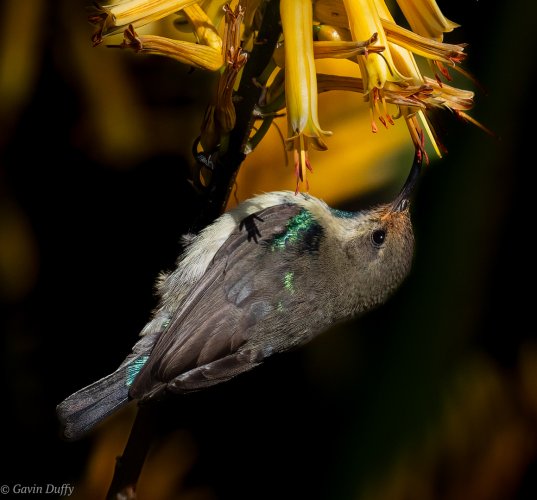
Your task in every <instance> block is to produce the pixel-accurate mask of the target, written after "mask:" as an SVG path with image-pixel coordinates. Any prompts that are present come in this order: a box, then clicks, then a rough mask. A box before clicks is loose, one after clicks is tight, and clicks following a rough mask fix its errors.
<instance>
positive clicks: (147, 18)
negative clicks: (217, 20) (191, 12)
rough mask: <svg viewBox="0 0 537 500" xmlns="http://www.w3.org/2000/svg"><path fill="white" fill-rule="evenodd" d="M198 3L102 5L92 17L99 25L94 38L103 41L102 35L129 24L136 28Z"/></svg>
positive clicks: (152, 0) (163, 0)
mask: <svg viewBox="0 0 537 500" xmlns="http://www.w3.org/2000/svg"><path fill="white" fill-rule="evenodd" d="M194 3H197V0H128V1H126V2H121V3H118V4H116V5H109V6H102V7H100V8H99V12H98V13H97V14H96V15H94V16H92V17H90V21H91V22H93V23H94V24H96V25H97V31H96V32H95V33H94V35H93V37H92V40H93V43H94V45H97V44H99V43H101V41H102V37H103V36H107V35H113V34H114V33H119V32H120V31H123V29H125V28H126V27H127V26H129V25H132V26H133V27H135V28H138V27H140V26H143V25H145V24H148V23H151V22H153V21H158V20H159V19H162V18H164V17H166V16H168V15H170V14H172V13H174V12H177V11H178V10H181V9H184V8H185V7H188V6H189V5H192V4H194Z"/></svg>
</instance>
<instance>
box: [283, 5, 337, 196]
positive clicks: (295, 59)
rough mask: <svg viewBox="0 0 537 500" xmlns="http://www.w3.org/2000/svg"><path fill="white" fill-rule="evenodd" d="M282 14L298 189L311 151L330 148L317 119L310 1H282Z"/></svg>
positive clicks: (289, 120)
mask: <svg viewBox="0 0 537 500" xmlns="http://www.w3.org/2000/svg"><path fill="white" fill-rule="evenodd" d="M280 15H281V20H282V29H283V36H284V47H285V96H286V102H287V123H288V132H287V134H288V138H287V147H288V149H292V150H294V152H295V153H294V154H295V169H296V172H297V190H298V188H299V185H300V182H306V189H307V187H308V185H307V180H306V174H307V169H309V170H311V165H310V163H309V159H308V148H309V147H313V148H315V149H319V150H325V149H326V148H327V146H326V144H325V142H324V141H323V139H322V136H327V135H331V134H332V132H329V131H325V130H322V129H321V127H320V125H319V120H318V118H317V75H316V72H315V60H314V56H313V39H312V35H311V31H312V28H311V24H312V6H311V0H281V1H280Z"/></svg>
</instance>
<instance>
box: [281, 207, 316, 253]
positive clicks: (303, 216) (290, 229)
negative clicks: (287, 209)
mask: <svg viewBox="0 0 537 500" xmlns="http://www.w3.org/2000/svg"><path fill="white" fill-rule="evenodd" d="M314 225H316V222H315V219H314V218H313V216H312V215H311V213H310V212H308V211H307V210H306V209H302V210H301V211H300V212H299V213H298V214H297V215H295V216H294V217H292V218H291V219H289V222H287V226H286V228H285V231H284V232H283V233H282V234H279V235H277V236H275V237H274V238H273V240H272V242H271V248H272V250H273V251H274V250H275V249H278V250H282V249H283V248H285V247H286V246H287V245H288V244H289V243H295V242H296V241H298V240H299V238H300V237H301V235H302V233H304V232H305V231H307V230H308V229H310V228H311V227H312V226H314Z"/></svg>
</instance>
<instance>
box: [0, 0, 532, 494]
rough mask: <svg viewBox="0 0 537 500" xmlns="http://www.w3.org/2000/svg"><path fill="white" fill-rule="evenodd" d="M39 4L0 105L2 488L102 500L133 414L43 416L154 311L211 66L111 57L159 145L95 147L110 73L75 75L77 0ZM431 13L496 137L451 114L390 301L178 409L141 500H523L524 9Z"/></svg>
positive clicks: (187, 211) (528, 184)
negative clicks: (472, 82)
mask: <svg viewBox="0 0 537 500" xmlns="http://www.w3.org/2000/svg"><path fill="white" fill-rule="evenodd" d="M51 4H52V3H50V4H49V3H46V2H45V3H42V4H41V5H42V7H41V13H40V15H41V16H42V22H40V23H39V27H40V28H39V29H40V38H39V45H38V47H39V48H38V50H37V49H36V52H35V53H34V54H33V55H34V56H35V77H34V80H33V86H32V89H31V92H29V94H28V98H27V100H26V101H25V102H24V103H23V104H21V105H20V107H19V108H18V109H17V112H16V113H15V112H13V113H12V114H9V113H7V112H6V113H4V116H3V117H2V142H0V222H1V223H2V224H3V233H2V234H3V236H4V238H3V239H2V240H0V244H2V245H5V246H4V251H3V253H2V254H1V255H3V257H2V259H4V264H2V265H4V269H3V273H4V275H3V276H4V277H5V281H4V283H3V284H2V283H0V291H1V295H0V299H1V300H2V302H1V303H0V311H1V317H0V327H1V332H2V348H1V356H2V357H1V366H2V372H3V377H2V388H3V395H4V397H3V404H2V413H3V421H4V424H3V429H4V436H3V439H2V442H3V446H2V452H3V456H4V462H5V463H6V464H7V466H4V467H3V468H2V471H1V472H0V482H2V483H3V484H7V485H10V486H13V485H14V484H16V483H21V484H23V485H28V486H31V485H34V484H36V485H46V484H47V483H53V484H55V485H61V484H63V483H70V484H71V485H75V486H76V489H75V495H76V496H77V498H95V497H96V496H97V495H99V494H102V493H100V492H101V491H102V489H104V490H105V489H106V487H107V485H108V481H109V477H110V476H109V475H110V473H111V470H110V468H109V467H108V466H103V467H101V468H99V463H100V462H99V460H100V458H99V457H103V456H106V457H108V458H106V460H109V459H110V457H112V458H113V456H115V455H118V454H120V453H121V451H122V447H123V445H124V442H125V438H126V432H127V431H128V427H129V425H130V422H131V420H132V415H133V413H132V409H131V411H129V410H127V412H124V413H123V414H122V415H120V416H119V417H117V418H116V419H113V420H112V422H111V423H109V424H106V425H105V426H103V428H104V429H103V428H100V429H98V430H97V431H96V432H95V433H93V434H91V435H90V436H88V437H87V438H85V439H83V440H81V441H79V442H76V443H66V442H64V441H62V440H61V439H60V437H59V429H58V425H57V422H56V419H55V413H54V408H55V405H56V404H57V403H58V402H60V401H61V400H62V399H63V398H64V397H66V396H67V395H68V394H70V393H71V392H73V391H75V390H77V389H78V388H80V387H82V386H83V385H86V384H88V383H89V382H92V381H93V380H96V379H98V378H100V377H102V376H103V375H105V374H107V373H109V372H111V371H112V370H114V369H115V368H116V367H117V365H118V364H119V362H120V361H121V360H122V359H123V357H124V356H125V355H126V354H127V353H128V352H129V350H130V346H131V345H132V344H133V343H134V341H135V339H136V336H137V332H138V331H139V330H140V329H141V328H142V327H143V325H144V324H145V322H146V321H147V319H148V317H149V315H150V312H151V309H152V307H153V306H154V305H155V299H154V296H153V295H152V287H153V282H154V279H155V277H156V275H157V274H158V272H159V271H161V270H162V269H169V268H170V267H171V266H172V265H173V263H174V261H175V258H176V256H177V254H178V252H179V250H180V246H179V236H180V235H181V234H182V233H184V232H186V231H188V229H189V227H190V225H191V224H192V219H193V216H194V215H195V213H196V207H195V199H194V198H193V194H192V192H191V190H190V188H189V186H188V184H187V182H186V178H187V175H188V160H187V158H186V157H185V154H186V153H185V152H186V151H188V149H189V147H190V143H191V139H192V138H193V137H194V136H189V135H188V133H189V132H192V130H194V133H195V129H192V125H191V126H190V129H189V128H188V125H189V123H190V124H191V123H194V124H196V123H199V120H198V118H199V116H197V115H196V114H195V113H194V114H193V113H192V110H193V109H195V108H200V109H201V110H203V109H204V106H205V104H206V97H205V95H206V93H207V92H208V89H209V88H210V84H211V78H210V77H206V76H200V75H198V74H194V75H191V74H190V73H189V72H188V69H187V68H184V67H182V66H180V65H176V64H173V62H172V63H170V62H168V61H164V60H160V59H157V58H155V59H149V58H141V59H138V58H136V57H131V56H130V55H126V56H125V59H126V61H127V62H126V63H125V64H126V68H127V69H126V70H125V71H127V74H128V75H129V77H130V78H129V79H127V80H124V82H127V83H128V84H129V85H133V86H136V88H137V95H138V96H142V100H141V102H138V104H139V105H140V106H143V107H145V108H146V109H147V110H148V111H146V112H145V113H146V115H145V116H146V117H147V116H149V117H150V118H149V119H148V120H149V122H148V123H146V127H153V126H154V127H155V128H154V130H153V131H152V133H151V134H149V137H151V138H152V139H153V142H150V143H149V145H148V144H146V143H144V144H142V143H143V141H138V139H137V136H136V135H134V136H133V137H132V139H131V141H132V142H131V144H132V145H133V150H134V153H132V155H131V156H130V157H129V156H128V155H127V156H125V155H121V154H116V156H114V154H108V155H107V154H106V153H103V151H105V149H106V148H104V146H102V144H101V143H100V142H99V137H98V136H97V135H96V134H97V132H95V130H94V129H93V128H92V126H91V123H90V119H89V118H88V116H91V115H92V113H97V114H99V113H100V112H101V111H102V112H103V113H104V111H103V110H101V109H99V103H101V104H102V106H111V108H110V107H107V110H106V112H107V113H108V114H109V115H110V116H111V117H112V119H115V120H117V121H118V122H121V121H127V122H128V121H129V120H130V117H129V116H124V115H121V114H114V113H115V110H114V109H113V104H114V100H113V98H110V95H108V96H107V94H109V93H111V92H114V91H115V92H119V94H121V93H122V89H121V88H120V89H119V91H118V89H117V88H116V89H115V90H114V81H113V77H114V75H113V74H112V75H110V74H107V73H106V71H107V69H108V68H110V63H109V62H106V61H104V58H103V65H104V64H108V66H103V68H102V69H99V66H98V61H99V58H98V57H97V59H95V60H96V61H97V66H95V60H94V62H93V66H92V68H91V70H88V72H89V73H91V72H93V74H94V73H95V72H96V71H97V72H98V73H99V78H101V82H100V87H99V88H98V89H97V91H95V89H94V90H93V91H88V86H91V85H90V84H88V83H87V82H84V80H85V79H87V78H88V76H87V74H84V72H83V71H81V70H80V65H81V63H80V61H79V60H78V62H77V58H79V57H80V52H77V50H78V49H77V47H78V46H80V44H81V43H82V44H83V43H87V44H88V45H89V41H87V40H88V34H89V33H90V29H89V28H88V27H87V26H86V25H85V24H84V22H81V21H80V20H81V19H82V20H83V19H84V15H85V12H84V6H85V5H86V3H85V2H82V1H80V2H58V3H57V4H55V5H51ZM6 5H7V4H6ZM441 6H442V7H443V9H444V12H445V13H446V15H447V17H448V18H450V19H454V20H456V21H457V22H459V23H460V24H461V25H462V27H461V28H460V29H459V30H458V31H457V32H456V34H455V33H454V34H450V35H449V36H448V37H446V38H447V41H454V42H455V41H457V42H458V41H466V42H468V43H469V48H468V51H469V53H470V58H469V60H468V61H467V63H466V64H465V67H467V68H469V69H470V71H471V72H472V73H473V74H474V75H476V76H477V78H478V79H479V80H480V82H481V83H482V84H483V85H484V87H486V89H487V92H486V93H479V92H478V97H477V105H476V110H475V111H474V113H473V115H474V116H476V117H477V118H478V119H479V120H480V121H481V122H483V123H485V124H486V125H487V126H488V127H489V128H491V129H493V130H494V131H495V132H496V133H497V135H498V136H499V138H491V137H489V136H487V135H485V134H484V133H483V132H482V131H480V130H478V129H477V128H474V127H472V126H470V125H467V124H462V123H460V122H459V121H457V120H456V119H454V118H453V117H448V118H446V119H445V120H444V122H443V127H444V130H443V132H444V134H443V137H444V142H445V143H446V145H447V147H448V149H449V154H448V155H447V156H446V157H445V159H444V160H443V161H442V162H436V163H434V165H433V166H432V167H431V168H429V169H427V171H426V173H425V175H424V176H423V178H422V180H421V185H420V188H419V192H418V193H417V195H416V199H415V200H414V203H413V213H414V217H413V218H414V223H415V232H416V239H417V250H416V256H415V265H414V269H413V272H412V274H411V276H410V278H409V279H408V280H407V281H406V282H405V284H404V285H403V286H402V287H401V289H400V290H399V291H398V293H397V294H396V295H395V296H394V297H393V299H391V300H390V301H389V302H388V303H387V304H386V305H385V306H383V307H382V308H380V309H379V310H377V311H374V312H372V313H371V314H368V315H367V316H365V317H363V318H359V319H357V320H356V321H354V322H352V323H350V324H347V325H339V326H337V327H335V328H334V329H333V331H331V332H329V333H327V334H325V335H322V336H320V337H319V338H318V339H316V340H315V341H314V342H312V343H311V345H309V346H308V347H306V348H305V349H302V350H300V351H297V352H294V353H289V354H286V355H282V356H278V357H275V358H274V359H271V360H269V362H267V363H266V364H265V365H264V366H263V367H261V368H258V369H256V370H255V371H253V372H251V373H248V374H246V375H243V376H241V377H239V378H238V379H236V380H234V381H232V382H230V383H228V384H225V385H223V386H221V387H217V388H215V389H212V390H209V391H206V392H204V393H199V394H195V395H191V396H188V397H185V398H182V399H181V400H180V401H177V402H175V403H174V404H170V405H169V407H168V408H167V410H168V411H167V412H165V415H166V416H165V417H164V416H163V417H162V425H161V429H160V433H161V438H160V440H159V441H158V443H157V446H156V449H155V451H154V452H153V454H152V455H151V456H150V460H152V461H153V462H152V463H156V464H159V465H158V467H153V468H151V467H150V466H148V472H147V474H146V476H145V479H144V478H142V479H143V480H144V481H145V482H146V483H147V484H148V485H149V486H147V487H145V488H147V489H146V490H144V491H152V493H151V494H149V495H148V496H147V497H148V498H200V499H201V498H215V499H228V498H229V499H239V498H259V499H261V498H267V499H268V498H297V497H299V498H319V499H321V498H322V499H350V498H365V499H368V500H369V499H377V498H378V499H380V498H386V499H399V498H401V499H403V498H408V499H421V498H423V499H426V498H431V499H443V498H446V499H448V498H449V499H452V498H457V499H459V498H460V499H466V498H468V499H470V498H471V499H522V498H535V496H534V494H535V492H536V490H537V488H536V486H537V485H536V481H537V427H536V423H537V340H536V338H535V333H534V332H535V326H534V314H533V313H534V310H533V306H534V304H533V301H534V295H535V294H534V293H533V291H534V283H535V272H534V269H535V266H534V262H533V259H534V251H533V244H532V241H531V237H532V231H533V228H534V224H533V211H534V210H533V199H534V195H533V192H534V190H535V184H534V183H533V170H534V165H533V163H534V162H533V156H534V155H533V153H534V142H535V139H534V138H533V137H531V135H530V134H531V132H532V130H531V126H532V120H533V118H532V114H533V101H532V98H531V94H530V90H531V89H532V87H533V82H534V80H533V77H534V73H535V61H536V58H535V53H534V52H533V50H535V48H536V47H535V45H536V44H535V37H534V33H533V32H534V27H533V22H534V19H535V14H536V12H535V10H536V9H535V7H534V6H533V4H530V3H529V2H522V1H520V0H519V1H515V2H510V3H509V4H508V5H507V4H506V3H505V2H485V1H472V2H468V1H464V2H463V1H456V2H442V3H441ZM5 8H7V7H5ZM76 9H79V10H78V11H77V10H76ZM20 21H21V26H20V35H18V36H21V37H23V34H24V19H21V20H20ZM15 33H17V31H15ZM4 39H5V40H4V41H5V43H12V44H17V43H18V41H17V38H16V37H13V38H8V37H4ZM75 39H76V40H79V39H80V40H83V41H82V42H80V41H75ZM6 40H7V41H6ZM84 50H85V49H84ZM104 57H105V58H106V57H109V56H107V55H106V56H104ZM110 57H115V56H110ZM121 57H123V53H122V56H121ZM90 62H91V61H89V62H88V65H90ZM101 71H102V74H101ZM84 75H85V76H84ZM178 81H179V82H185V85H177V82H178ZM123 90H124V92H125V93H128V92H129V89H128V88H126V87H125V88H124V89H123ZM91 92H93V95H94V96H95V95H96V96H99V95H100V96H101V97H102V99H103V100H102V101H99V100H98V99H97V100H95V99H94V100H92V99H91V98H88V93H91ZM103 96H104V97H103ZM106 97H109V98H110V99H109V100H106ZM118 99H119V97H118ZM4 109H7V108H4ZM186 111H189V112H190V114H188V113H187V112H186ZM133 112H134V111H133ZM447 114H449V112H447ZM151 120H153V121H151ZM185 122H188V123H185ZM174 141H175V142H178V143H181V142H182V143H187V147H186V148H185V147H184V146H181V147H176V148H173V147H170V146H169V144H173V143H174ZM126 142H127V144H128V143H129V140H128V138H127V140H126ZM146 142H147V141H146ZM136 151H138V152H140V154H139V155H136ZM120 153H121V150H120ZM393 189H394V188H393V186H388V187H387V188H386V191H380V192H375V193H368V194H367V199H366V198H365V197H363V198H360V199H356V200H346V201H345V202H343V203H342V204H341V206H340V207H339V208H356V207H360V206H364V205H367V204H369V203H370V202H371V201H374V202H378V201H385V200H387V199H388V198H389V197H390V196H391V193H393ZM0 226H1V224H0ZM6 228H7V229H6ZM13 228H15V229H13ZM6 235H8V236H10V235H14V236H13V238H8V237H6ZM8 247H9V250H8ZM5 255H8V257H9V258H8V257H5ZM9 259H11V260H9ZM5 262H8V264H5ZM6 269H7V271H6ZM19 269H21V271H20V273H19ZM18 273H19V274H18ZM0 276H2V275H0ZM9 276H15V277H14V278H12V279H11V278H10V279H11V281H10V279H8V278H9ZM163 413H164V412H163ZM107 429H112V430H107ZM174 429H177V430H174ZM170 443H171V444H170ZM174 447H175V448H174ZM178 449H179V450H178ZM170 450H172V451H170ZM173 450H174V451H173ZM103 460H104V459H103ZM106 463H108V462H106ZM101 469H102V470H101ZM151 474H153V476H151ZM160 483H162V484H164V483H165V484H166V485H168V486H167V489H165V488H164V487H162V488H160V487H159V486H158V485H159V484H160ZM99 484H101V490H99V489H98V487H97V486H98V485H99ZM96 485H97V486H96ZM141 487H142V486H141ZM159 488H160V489H159ZM157 490H158V491H161V490H162V491H164V492H163V493H162V494H161V496H159V495H160V493H159V494H158V495H157ZM141 495H142V492H140V496H141ZM141 497H142V496H141ZM142 498H144V497H142Z"/></svg>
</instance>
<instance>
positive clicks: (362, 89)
mask: <svg viewBox="0 0 537 500" xmlns="http://www.w3.org/2000/svg"><path fill="white" fill-rule="evenodd" d="M266 1H267V0H239V1H238V2H232V4H233V5H234V8H233V9H232V8H231V7H230V6H229V5H228V3H227V2H225V1H222V0H197V1H196V0H123V1H121V2H118V3H116V4H112V5H108V6H102V7H100V8H99V10H98V12H97V13H96V14H95V15H94V16H92V18H91V20H92V21H93V23H94V24H95V25H96V26H97V30H96V32H95V33H94V35H93V42H94V43H95V44H99V43H101V41H102V40H103V38H105V37H108V36H110V35H113V34H116V33H119V32H123V33H124V41H123V43H122V44H121V47H123V48H129V49H133V50H135V51H137V52H141V53H149V54H159V55H162V56H167V57H171V58H173V59H176V60H177V61H179V62H181V63H184V64H188V65H190V66H193V67H196V68H202V69H206V70H210V71H220V73H221V76H220V84H219V87H218V93H217V97H216V99H215V100H214V102H213V104H211V106H210V107H209V109H208V110H207V112H206V115H205V120H204V123H203V126H202V134H201V141H200V142H201V146H202V147H203V149H204V150H205V151H214V150H215V149H216V148H218V147H219V146H220V144H221V143H222V142H223V141H225V136H226V134H229V132H230V131H231V130H232V129H233V126H234V120H235V111H234V104H233V89H234V88H235V85H236V82H237V80H238V79H239V78H240V74H241V68H242V66H243V65H244V64H245V62H246V60H247V55H248V52H249V51H250V50H251V47H252V45H253V43H255V42H254V40H255V34H256V31H257V29H258V28H259V19H260V17H261V16H262V10H263V8H264V6H265V3H266ZM397 4H398V7H399V9H400V12H401V13H402V15H403V16H404V17H405V18H406V21H407V22H408V25H409V27H410V29H407V28H404V27H402V26H400V25H398V24H397V23H396V22H395V20H394V17H393V15H392V13H391V12H390V10H389V9H388V7H387V6H386V3H385V1H384V0H313V1H312V0H280V17H281V27H282V32H283V33H282V36H281V39H280V43H279V44H278V46H277V47H276V49H275V51H274V54H273V60H272V63H271V65H270V66H269V67H268V68H267V69H266V70H265V73H266V75H265V76H266V78H265V80H266V82H267V88H266V92H265V93H264V98H263V102H260V104H259V116H266V115H267V114H269V113H275V112H278V111H280V110H282V109H285V110H286V114H287V122H288V131H287V139H286V144H287V149H289V150H292V151H294V157H295V168H296V173H297V191H298V189H299V188H300V183H305V187H306V189H307V188H308V185H307V178H306V177H307V175H306V174H307V170H308V169H310V170H311V165H310V162H309V160H308V149H309V148H315V149H319V150H325V149H326V148H327V144H326V142H325V139H324V138H325V137H326V136H329V135H331V132H330V131H327V130H323V129H322V128H321V126H320V124H319V118H318V112H317V96H318V94H319V93H321V92H326V91H329V90H346V91H352V92H359V93H361V94H363V96H364V99H365V101H366V102H367V103H368V104H369V107H370V114H371V129H372V131H373V132H377V130H378V126H377V123H378V122H380V123H381V124H382V126H384V127H386V128H388V127H389V126H390V125H391V124H393V123H394V120H395V119H403V120H405V122H406V124H407V126H408V130H409V132H410V136H411V138H412V141H413V142H414V145H415V147H416V148H419V149H422V150H423V149H424V146H423V137H424V136H425V135H427V136H428V138H429V140H430V141H431V143H432V145H433V147H434V148H435V150H436V151H437V153H438V154H439V155H440V154H441V149H442V145H441V143H440V141H439V139H438V137H437V135H436V133H435V131H434V128H433V127H432V125H431V123H430V117H429V114H430V111H431V110H433V109H438V108H440V109H448V110H451V111H452V112H454V113H455V114H457V115H458V116H459V117H461V118H464V119H466V120H468V121H471V122H473V123H477V122H475V120H473V119H471V118H470V117H469V116H468V115H467V114H466V111H468V110H469V109H470V108H471V107H472V106H473V92H471V91H468V90H462V89H459V88H456V87H454V86H452V85H449V84H447V83H446V81H450V80H451V76H450V73H449V71H448V69H450V68H451V69H454V70H459V71H461V72H462V73H463V74H466V73H465V72H464V71H463V70H461V69H460V68H459V67H458V63H460V62H461V61H463V60H464V58H465V57H466V53H465V45H464V44H449V43H444V42H443V36H444V33H446V32H450V31H452V30H453V29H454V28H456V27H457V24H455V23H453V22H452V21H450V20H448V19H447V18H446V17H445V16H444V15H443V14H442V12H441V11H440V9H439V7H438V5H437V4H436V1H435V0H397ZM170 15H175V16H177V20H176V24H177V25H178V26H179V25H180V26H181V27H183V26H185V25H187V26H189V30H190V32H191V33H194V35H195V37H196V40H197V43H193V42H192V41H188V40H184V39H181V38H182V33H181V31H180V30H178V32H177V39H173V40H172V39H169V38H165V37H162V36H157V35H149V34H143V35H141V34H138V33H137V32H136V28H138V27H140V26H143V25H145V24H148V23H151V22H153V21H157V20H159V19H162V18H164V17H167V16H170ZM183 33H184V30H183ZM416 56H418V57H419V58H422V59H424V60H426V61H428V63H429V69H430V76H427V75H425V74H424V73H423V72H422V70H421V69H420V66H418V63H417V60H416ZM319 58H344V59H348V60H350V61H352V62H355V63H356V64H357V65H358V68H359V74H360V77H343V76H338V75H330V74H320V73H317V72H316V67H315V59H319ZM478 125H479V124H478ZM423 152H425V151H423Z"/></svg>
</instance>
